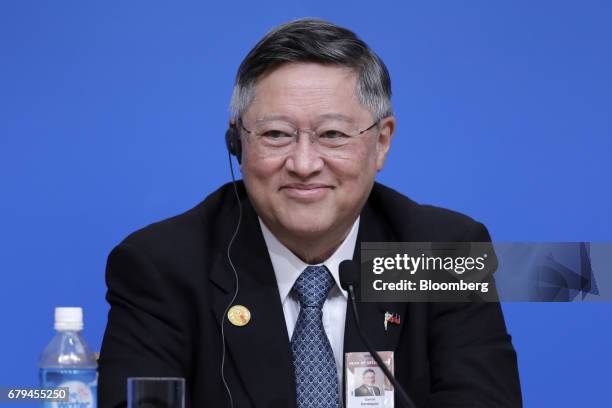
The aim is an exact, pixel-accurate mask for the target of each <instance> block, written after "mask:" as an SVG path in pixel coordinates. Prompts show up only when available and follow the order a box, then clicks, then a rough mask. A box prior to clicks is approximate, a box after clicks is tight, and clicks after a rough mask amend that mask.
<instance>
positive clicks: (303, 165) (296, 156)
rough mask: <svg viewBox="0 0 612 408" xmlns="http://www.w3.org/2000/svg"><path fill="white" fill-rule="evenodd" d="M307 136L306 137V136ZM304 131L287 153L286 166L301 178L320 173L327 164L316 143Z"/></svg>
mask: <svg viewBox="0 0 612 408" xmlns="http://www.w3.org/2000/svg"><path fill="white" fill-rule="evenodd" d="M305 136H306V137H305ZM308 136H309V135H306V134H305V133H303V134H302V135H301V137H299V138H298V140H297V141H296V142H295V147H294V148H293V150H292V151H291V152H290V153H289V154H288V155H287V160H286V161H285V167H286V168H287V170H289V172H291V173H293V174H294V175H295V176H297V177H299V178H308V177H310V176H312V175H315V174H317V173H319V172H320V171H321V170H322V169H323V166H324V165H325V164H324V162H323V159H322V158H321V155H320V153H319V152H318V151H317V148H316V146H315V143H312V142H311V140H310V137H308Z"/></svg>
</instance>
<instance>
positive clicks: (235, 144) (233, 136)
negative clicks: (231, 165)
mask: <svg viewBox="0 0 612 408" xmlns="http://www.w3.org/2000/svg"><path fill="white" fill-rule="evenodd" d="M225 144H226V146H227V150H228V151H229V152H230V154H232V155H234V156H236V159H237V160H238V164H241V162H242V143H241V142H240V133H239V132H238V129H237V128H236V121H235V120H234V118H231V119H230V121H229V127H228V128H227V131H226V132H225Z"/></svg>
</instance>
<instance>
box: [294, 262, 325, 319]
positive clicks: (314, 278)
mask: <svg viewBox="0 0 612 408" xmlns="http://www.w3.org/2000/svg"><path fill="white" fill-rule="evenodd" d="M334 283H335V282H334V278H333V277H332V276H331V274H330V273H329V271H328V270H327V268H326V267H325V266H324V265H318V266H308V267H307V268H306V269H304V271H303V272H302V273H301V274H300V276H299V277H298V278H297V279H296V280H295V284H294V285H293V290H294V292H295V293H296V294H297V295H298V298H299V300H300V305H301V306H302V307H317V308H319V309H321V308H322V307H323V303H324V302H325V299H326V298H327V294H328V293H329V291H330V290H331V288H332V287H333V286H334Z"/></svg>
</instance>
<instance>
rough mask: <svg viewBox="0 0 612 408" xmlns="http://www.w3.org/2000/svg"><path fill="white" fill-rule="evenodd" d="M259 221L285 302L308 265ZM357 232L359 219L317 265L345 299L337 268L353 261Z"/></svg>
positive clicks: (282, 298)
mask: <svg viewBox="0 0 612 408" xmlns="http://www.w3.org/2000/svg"><path fill="white" fill-rule="evenodd" d="M257 218H258V219H259V225H260V226H261V232H262V233H263V237H264V240H265V241H266V247H267V248H268V253H269V254H270V260H271V261H272V268H273V269H274V274H275V275H276V282H277V284H278V291H279V293H280V297H281V301H282V302H285V299H286V298H287V296H288V295H289V293H290V292H291V289H292V288H293V284H294V283H295V280H296V279H297V278H298V277H299V276H300V274H301V273H302V272H303V271H304V269H306V267H307V266H310V265H309V264H307V263H305V262H304V261H302V260H301V259H300V258H298V257H297V256H296V255H295V254H294V253H293V252H291V251H290V250H289V248H287V247H286V246H285V245H283V244H282V243H281V242H280V241H279V240H278V239H277V238H276V237H275V236H274V234H272V231H270V230H269V229H268V227H267V226H266V224H264V222H263V221H262V220H261V218H259V217H257ZM358 230H359V217H357V219H356V220H355V222H354V223H353V226H352V227H351V230H350V231H349V233H348V235H347V236H346V238H345V239H344V241H342V244H340V246H339V247H338V249H336V251H335V252H334V253H333V254H332V256H330V257H329V258H327V259H326V260H325V261H324V262H322V263H320V264H317V265H325V266H326V267H327V269H328V270H329V272H330V273H331V275H332V276H333V278H334V281H335V282H336V287H337V288H338V290H339V291H340V293H342V295H343V296H344V297H345V298H347V296H348V295H347V293H346V291H345V290H343V289H342V287H341V286H340V277H339V272H338V269H339V266H340V262H342V261H344V260H345V259H353V253H354V251H355V243H356V242H357V231H358Z"/></svg>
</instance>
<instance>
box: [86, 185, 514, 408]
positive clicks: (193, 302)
mask: <svg viewBox="0 0 612 408" xmlns="http://www.w3.org/2000/svg"><path fill="white" fill-rule="evenodd" d="M238 189H239V195H240V197H241V202H242V207H243V211H244V213H243V219H242V224H241V226H240V230H239V233H238V236H237V237H236V240H235V242H234V245H233V246H232V250H231V258H232V261H233V263H234V265H235V267H236V270H237V273H238V276H239V284H240V291H239V294H238V297H237V298H236V300H235V302H234V304H241V305H244V306H246V307H247V308H248V309H249V310H250V311H251V315H252V317H251V321H250V323H249V324H247V325H246V326H243V327H236V326H233V325H231V324H229V323H228V322H227V320H226V321H225V324H224V327H225V337H226V342H227V355H226V361H225V377H226V379H227V384H228V386H229V388H230V390H231V393H232V398H233V402H234V407H277V408H288V407H295V406H296V402H295V382H294V376H293V369H292V363H291V351H290V348H289V338H288V335H287V329H286V324H285V320H284V315H283V310H282V306H281V302H280V296H279V293H278V288H277V284H276V279H275V275H274V271H273V268H272V264H271V261H270V258H269V255H268V251H267V248H266V245H265V242H264V239H263V236H262V233H261V229H260V226H259V223H258V220H257V216H256V213H255V211H254V209H253V207H252V206H251V204H250V202H249V200H248V197H247V195H246V192H245V189H244V186H243V184H242V182H238ZM237 220H238V207H237V201H236V198H235V196H234V192H233V189H232V186H231V184H226V185H225V186H223V187H221V188H220V189H219V190H217V191H216V192H215V193H213V194H212V195H210V196H209V197H208V198H206V200H205V201H203V202H202V203H200V204H199V205H197V206H196V207H195V208H193V209H191V210H189V211H187V212H186V213H184V214H181V215H179V216H176V217H174V218H170V219H168V220H165V221H162V222H159V223H156V224H153V225H150V226H148V227H146V228H144V229H142V230H140V231H137V232H135V233H133V234H131V235H130V236H129V237H127V238H126V239H125V240H124V241H123V242H121V243H120V244H119V245H118V246H117V247H115V248H114V249H113V251H112V252H111V254H110V255H109V258H108V264H107V270H106V283H107V286H108V292H107V296H106V298H107V301H108V302H109V304H110V306H111V309H110V312H109V315H108V324H107V327H106V332H105V334H104V340H103V344H102V349H101V355H100V360H99V373H100V377H99V385H98V394H99V404H100V405H99V406H100V407H102V408H106V407H115V406H118V405H120V404H121V403H122V402H123V403H124V401H125V399H126V378H127V377H129V376H180V377H185V378H186V379H187V387H188V405H189V404H190V405H189V406H192V407H228V406H229V399H228V396H227V393H226V390H225V387H224V384H223V383H222V379H221V375H220V368H221V356H222V342H221V333H220V321H221V317H222V316H223V313H224V310H225V308H226V306H227V304H228V303H229V302H230V300H231V298H232V296H233V293H234V285H235V279H234V273H233V271H232V269H231V267H230V264H229V262H228V259H227V247H228V243H229V241H230V238H231V235H232V233H233V232H234V228H235V226H236V222H237ZM489 240H490V238H489V234H488V233H487V230H486V229H485V227H484V226H483V225H482V224H480V223H477V222H475V221H474V220H472V219H471V218H469V217H466V216H464V215H461V214H458V213H455V212H451V211H448V210H443V209H440V208H435V207H431V206H423V205H418V204H416V203H415V202H413V201H411V200H409V199H408V198H406V197H405V196H403V195H401V194H399V193H398V192H396V191H394V190H391V189H389V188H387V187H384V186H382V185H380V184H375V185H374V187H373V189H372V192H371V194H370V196H369V198H368V201H367V203H366V205H365V206H364V208H363V211H362V213H361V221H360V225H359V232H358V237H357V245H356V249H355V255H354V256H355V258H354V259H355V260H356V261H359V255H360V254H359V252H360V251H359V250H358V249H359V247H360V245H359V242H361V241H420V242H423V241H447V242H449V241H489ZM358 310H359V313H360V316H361V320H362V326H363V327H364V329H365V330H366V331H367V333H368V335H369V336H370V339H371V342H372V343H373V345H374V347H375V348H376V349H377V350H394V351H395V373H396V375H397V378H398V379H399V381H400V383H402V384H403V385H404V387H405V388H406V389H407V391H408V393H409V394H410V395H411V397H412V399H413V400H414V401H415V402H416V404H417V406H419V407H425V406H428V407H470V408H473V407H487V408H490V407H519V406H521V392H520V387H519V379H518V372H517V362H516V354H515V351H514V349H513V347H512V343H511V341H510V336H509V335H508V333H507V331H506V327H505V323H504V319H503V316H502V312H501V309H500V306H499V304H497V303H390V304H382V303H380V304H379V303H360V304H359V305H358ZM385 311H389V312H392V313H399V314H400V315H401V325H390V326H389V328H388V330H387V331H385V330H384V328H383V320H384V313H385ZM338 324H345V336H344V351H345V352H357V351H366V348H365V347H364V345H363V344H362V343H361V340H360V338H359V336H358V334H357V332H356V328H355V325H354V324H353V316H352V310H351V308H350V307H349V308H348V310H347V317H346V323H345V322H338ZM398 402H399V401H396V404H398ZM396 406H399V405H396Z"/></svg>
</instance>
